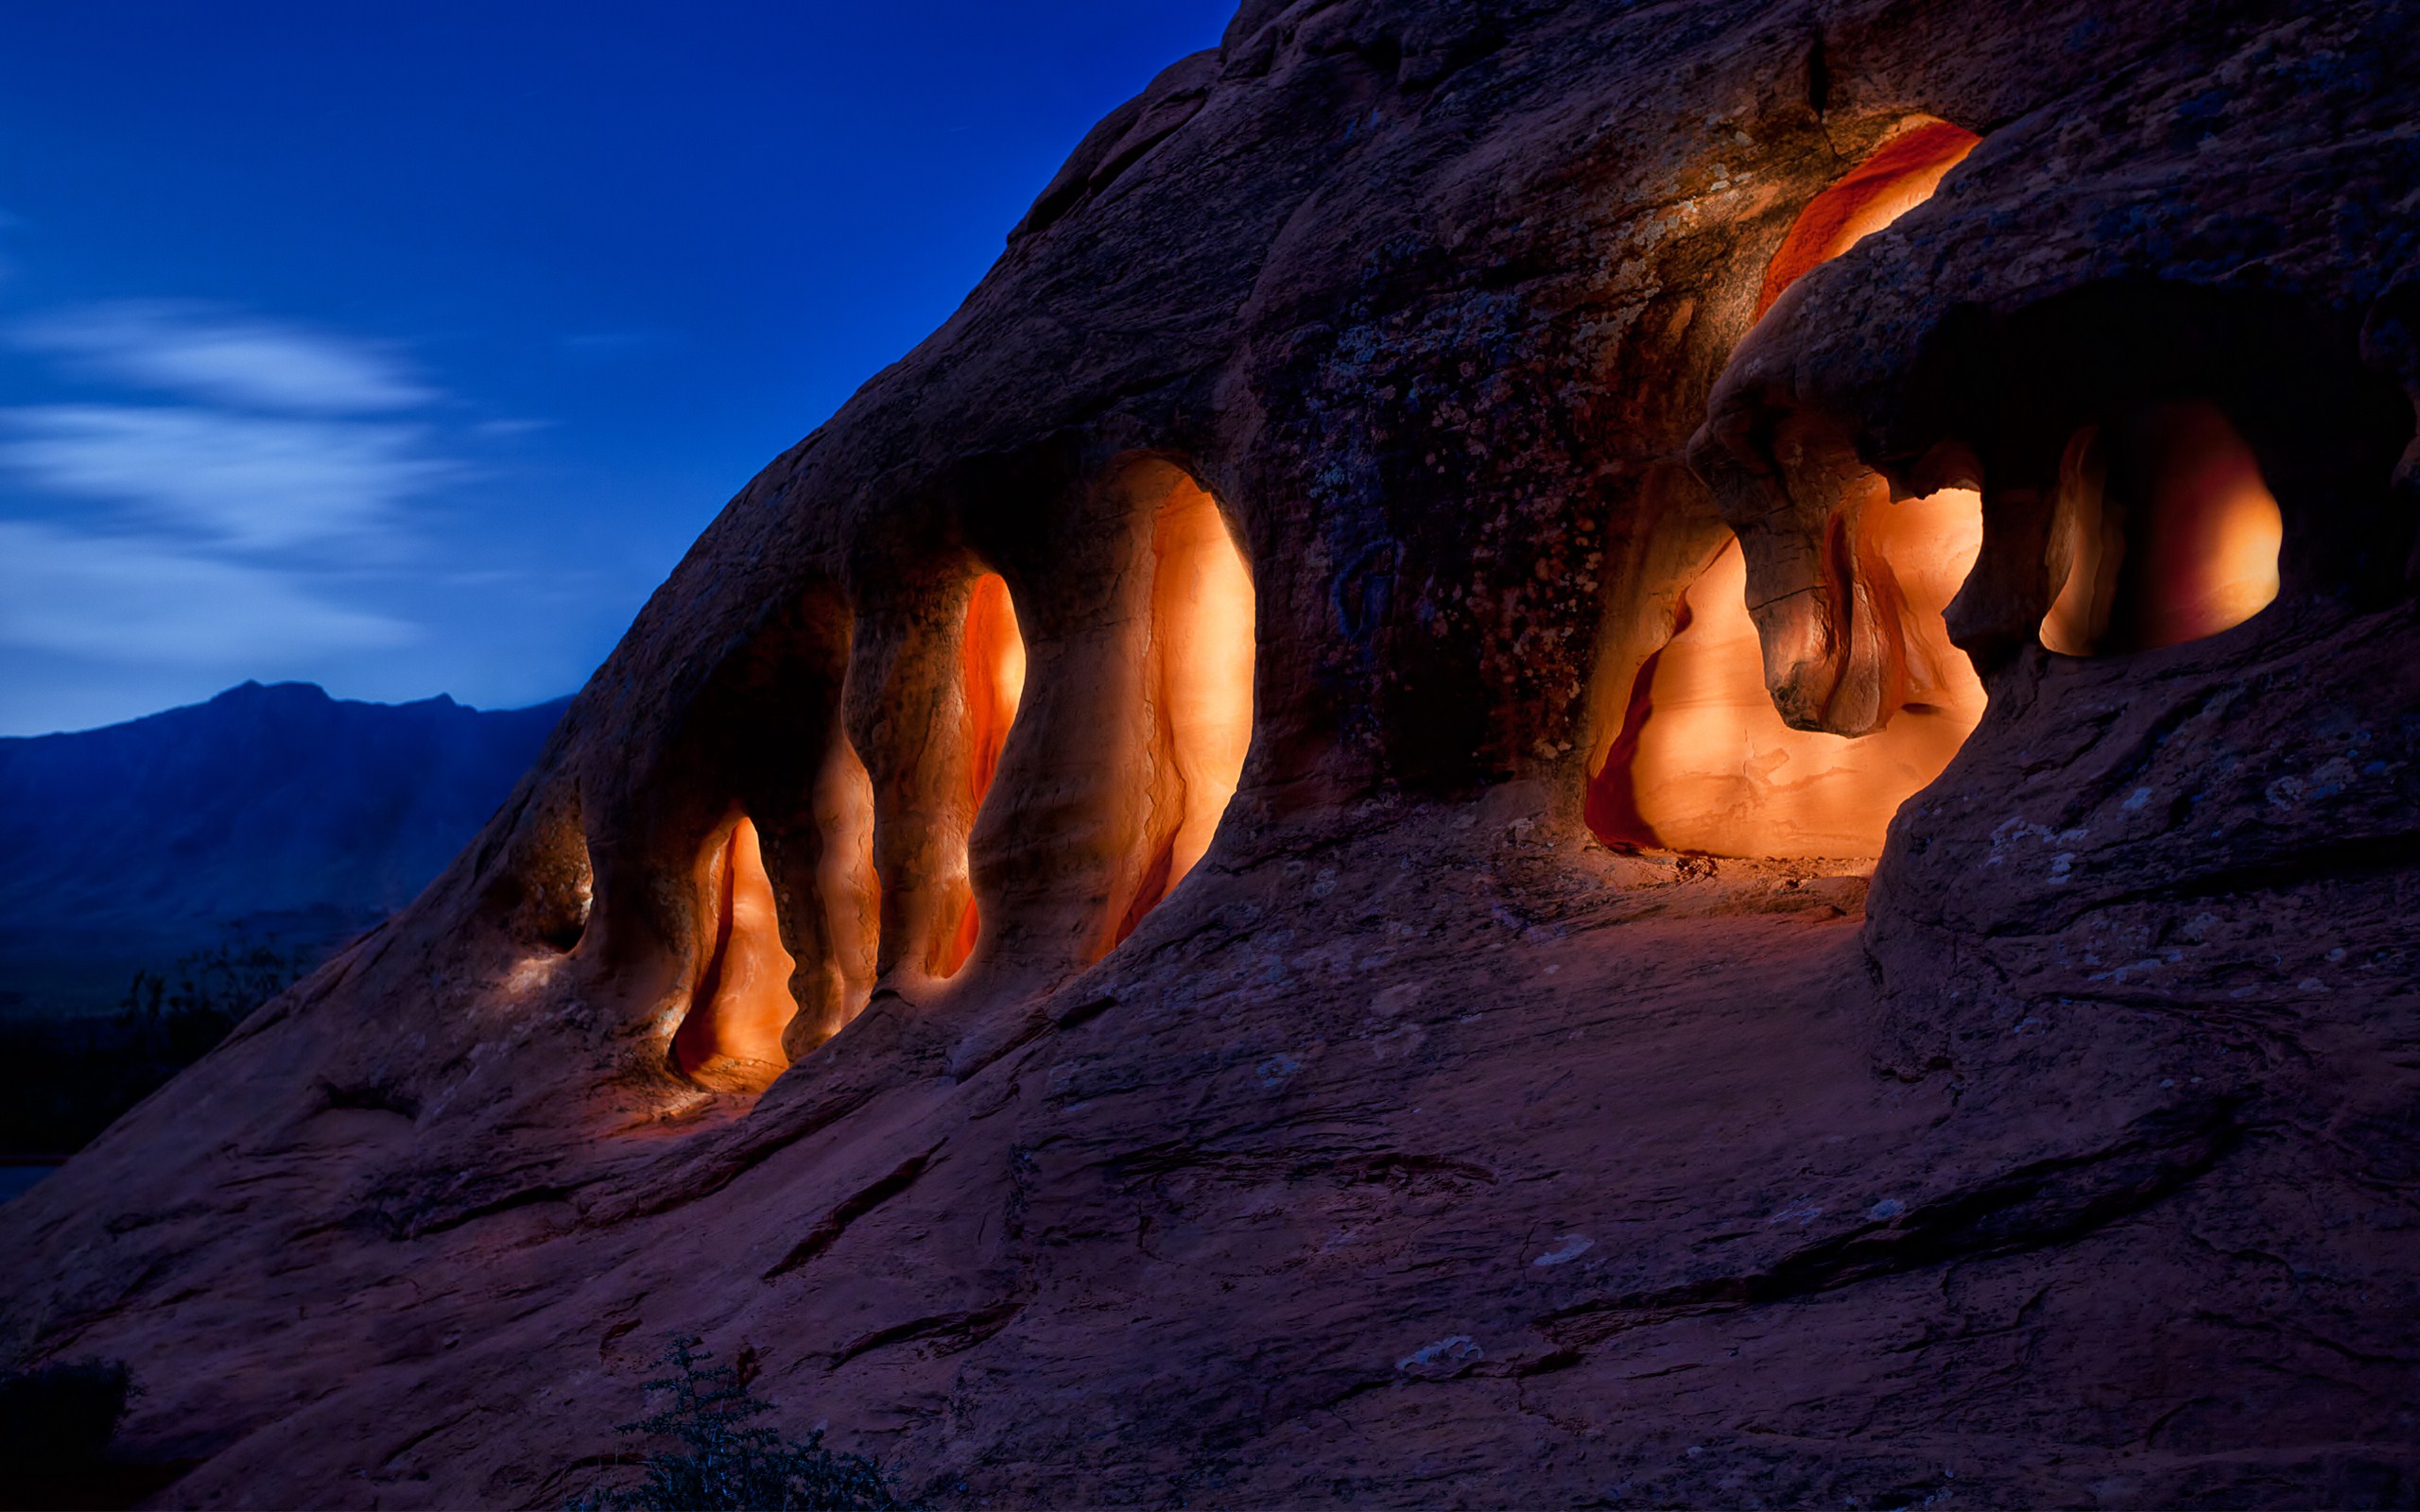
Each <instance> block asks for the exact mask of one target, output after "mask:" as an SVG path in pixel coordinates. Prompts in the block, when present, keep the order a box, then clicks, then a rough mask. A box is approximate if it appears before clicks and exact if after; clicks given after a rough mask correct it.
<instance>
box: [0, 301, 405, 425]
mask: <svg viewBox="0 0 2420 1512" xmlns="http://www.w3.org/2000/svg"><path fill="white" fill-rule="evenodd" d="M14 338H15V341H16V343H17V344H18V345H19V346H21V347H24V348H26V350H28V351H33V352H45V353H49V354H51V355H54V356H57V357H60V358H62V359H64V360H65V361H66V362H67V364H68V365H69V366H70V368H71V369H73V370H75V371H76V372H78V373H80V374H82V375H84V376H87V377H92V378H98V379H102V380H105V381H108V382H112V383H118V384H125V385H129V386H131V387H138V388H149V389H155V390H159V391H163V392H166V393H172V394H179V395H182V396H185V397H187V398H191V399H198V400H201V401H204V402H206V403H209V404H226V405H232V406H233V407H235V408H239V409H256V410H268V411H273V412H281V413H286V414H299V415H367V414H378V413H382V412H387V411H392V410H404V409H415V408H419V407H421V406H423V405H425V404H433V403H435V402H436V401H437V400H438V399H439V398H440V397H441V395H440V394H439V393H438V391H437V390H435V389H434V388H431V387H428V386H427V385H425V384H423V382H421V381H420V379H419V378H418V377H417V376H415V375H414V373H413V372H412V370H411V369H410V368H409V367H408V366H407V365H406V363H405V362H404V361H403V360H402V359H401V358H400V357H398V356H397V355H396V354H395V352H393V351H392V350H391V349H389V348H388V347H385V346H381V345H379V344H376V343H372V342H367V341H360V340H355V339H354V338H351V337H347V336H341V335H335V334H333V333H330V332H325V331H314V330H311V329H309V328H307V327H303V326H297V325H287V324H282V323H279V322H276V321H270V320H262V319H258V318H251V317H248V316H243V315H237V314H233V313H230V312H227V311H223V310H218V309H215V308H213V307H211V306H208V305H200V304H189V303H176V302H169V301H123V302H118V303H111V304H97V305H88V306H84V307H82V308H79V309H75V310H68V311H63V312H60V313H56V314H52V315H47V316H43V317H40V318H34V319H30V320H26V321H24V322H22V323H21V324H19V325H18V327H17V328H16V330H15V332H14Z"/></svg>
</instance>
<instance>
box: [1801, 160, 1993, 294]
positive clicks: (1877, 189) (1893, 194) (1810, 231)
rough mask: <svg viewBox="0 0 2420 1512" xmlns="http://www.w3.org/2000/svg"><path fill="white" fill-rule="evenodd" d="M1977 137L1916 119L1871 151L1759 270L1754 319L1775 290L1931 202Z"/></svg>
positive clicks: (1809, 207)
mask: <svg viewBox="0 0 2420 1512" xmlns="http://www.w3.org/2000/svg"><path fill="white" fill-rule="evenodd" d="M1981 141H1982V138H1981V137H1979V136H1977V135H1976V134H1975V133H1974V132H1972V131H1969V130H1966V129H1964V128H1962V127H1956V126H1952V125H1950V124H1949V123H1948V122H1946V121H1934V120H1920V121H1917V122H1915V123H1914V124H1912V125H1910V127H1908V129H1905V130H1904V131H1902V132H1901V133H1900V134H1899V135H1897V136H1895V137H1893V138H1892V139H1891V140H1890V141H1889V142H1887V143H1885V144H1883V146H1881V147H1880V148H1878V149H1877V150H1876V151H1875V153H1874V154H1873V155H1872V156H1871V157H1869V158H1867V159H1866V160H1865V161H1864V162H1863V163H1858V165H1857V167H1856V168H1855V169H1853V170H1852V171H1851V172H1850V173H1849V174H1848V176H1847V177H1846V178H1844V179H1842V180H1840V182H1838V183H1836V184H1834V185H1832V186H1831V187H1830V188H1828V189H1826V190H1824V192H1823V193H1822V194H1820V195H1817V196H1816V197H1815V198H1814V199H1813V200H1812V201H1811V202H1810V203H1809V204H1808V205H1807V207H1806V210H1804V211H1803V212H1801V213H1800V215H1799V217H1798V219H1797V221H1796V222H1795V223H1794V224H1792V225H1791V227H1790V229H1789V238H1788V239H1787V240H1785V241H1784V242H1783V243H1782V245H1781V250H1780V251H1778V252H1776V253H1774V254H1773V260H1772V264H1771V265H1770V266H1768V267H1767V268H1766V269H1765V282H1764V287H1763V290H1762V292H1761V293H1759V294H1758V295H1757V298H1756V314H1757V316H1758V317H1759V318H1761V317H1762V316H1763V315H1764V313H1765V312H1766V311H1767V310H1770V309H1772V307H1773V301H1775V300H1778V299H1780V298H1781V296H1782V291H1783V290H1785V289H1787V288H1789V286H1790V285H1791V284H1792V283H1796V282H1798V280H1799V279H1800V278H1802V277H1804V276H1805V275H1806V273H1807V272H1808V271H1809V270H1810V269H1812V268H1814V267H1816V266H1819V265H1821V264H1824V263H1827V262H1829V261H1831V260H1832V259H1833V258H1835V257H1838V256H1840V255H1841V253H1842V252H1845V251H1847V250H1848V249H1850V248H1852V247H1854V246H1856V245H1857V244H1858V241H1859V240H1860V239H1861V238H1863V237H1866V236H1870V235H1872V234H1873V233H1874V232H1877V231H1880V230H1881V229H1882V228H1884V227H1885V226H1888V225H1890V224H1891V223H1892V222H1893V221H1894V220H1896V219H1898V218H1899V217H1900V216H1901V215H1906V214H1907V213H1908V212H1909V211H1910V210H1913V209H1915V208H1916V207H1917V206H1918V205H1921V204H1923V203H1924V202H1925V201H1926V200H1927V199H1929V198H1932V192H1933V191H1934V190H1935V189H1938V188H1940V187H1941V180H1942V179H1943V177H1944V176H1945V175H1946V174H1947V173H1948V172H1949V170H1950V169H1952V168H1954V167H1956V166H1958V164H1959V163H1961V162H1962V161H1963V160H1964V159H1965V157H1966V154H1968V153H1969V152H1972V151H1974V150H1975V146H1976V145H1977V144H1978V143H1979V142H1981Z"/></svg>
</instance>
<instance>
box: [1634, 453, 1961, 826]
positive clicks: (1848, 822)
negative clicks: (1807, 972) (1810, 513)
mask: <svg viewBox="0 0 2420 1512" xmlns="http://www.w3.org/2000/svg"><path fill="white" fill-rule="evenodd" d="M1859 524H1860V526H1861V529H1860V536H1861V544H1862V545H1863V546H1864V547H1865V549H1867V550H1869V551H1870V552H1872V553H1874V554H1875V555H1876V557H1878V558H1880V559H1881V561H1882V562H1883V563H1884V564H1885V565H1887V567H1888V570H1889V572H1888V576H1887V577H1884V578H1882V580H1884V581H1888V582H1893V583H1895V584H1896V586H1897V589H1898V591H1899V593H1900V595H1901V602H1900V603H1899V604H1897V605H1896V606H1893V608H1892V611H1891V617H1892V620H1893V623H1894V624H1895V626H1896V627H1897V630H1898V639H1899V644H1900V647H1901V661H1900V666H1901V679H1900V686H1899V689H1898V697H1897V701H1896V704H1895V707H1894V710H1893V713H1892V714H1891V716H1890V718H1889V720H1888V722H1887V723H1886V724H1885V725H1884V726H1883V728H1882V729H1881V730H1877V731H1876V732H1875V733H1873V734H1871V735H1862V736H1858V737H1857V738H1854V739H1851V738H1848V737H1844V736H1841V735H1832V734H1825V733H1823V732H1821V731H1809V730H1792V729H1790V728H1789V726H1788V725H1786V724H1784V723H1783V722H1782V719H1781V715H1780V714H1779V713H1775V712H1774V710H1773V706H1772V699H1771V698H1770V697H1769V696H1767V694H1766V691H1765V680H1764V659H1763V654H1762V651H1761V649H1760V647H1759V645H1758V643H1757V639H1756V627H1755V623H1754V622H1753V621H1752V620H1751V619H1750V618H1749V615H1748V609H1747V599H1746V594H1747V567H1746V563H1745V561H1744V560H1743V559H1742V558H1741V556H1740V552H1739V547H1738V544H1737V542H1736V541H1735V542H1730V543H1726V544H1725V545H1724V546H1723V547H1722V549H1721V550H1720V552H1719V553H1718V554H1717V555H1716V557H1715V558H1714V561H1713V562H1712V564H1711V565H1709V566H1708V567H1707V568H1706V570H1705V571H1704V572H1703V574H1701V575H1700V576H1698V578H1697V579H1696V581H1694V582H1692V583H1691V584H1690V585H1689V588H1688V591H1687V593H1685V595H1684V596H1683V598H1682V601H1681V609H1680V612H1679V615H1678V616H1677V625H1676V627H1675V631H1674V633H1673V635H1672V638H1671V640H1670V641H1668V642H1667V643H1666V644H1665V645H1664V647H1663V648H1662V649H1661V650H1660V651H1658V652H1657V653H1655V654H1654V655H1653V656H1652V657H1651V658H1650V659H1649V661H1648V662H1647V664H1646V666H1645V667H1644V668H1643V669H1642V670H1641V672H1640V674H1639V678H1638V682H1637V685H1636V687H1635V688H1634V693H1633V696H1632V698H1631V701H1630V704H1629V706H1628V707H1627V708H1626V709H1625V710H1624V711H1623V724H1622V729H1621V733H1620V735H1619V736H1618V737H1617V738H1616V741H1615V742H1614V745H1613V747H1612V751H1611V753H1610V754H1609V756H1608V758H1607V760H1606V763H1605V765H1604V767H1603V768H1602V769H1601V770H1600V771H1599V774H1598V777H1597V780H1596V781H1595V782H1592V783H1591V784H1590V787H1589V795H1588V822H1589V827H1590V829H1592V830H1593V831H1594V832H1595V833H1597V835H1598V837H1599V839H1602V840H1604V841H1605V842H1607V843H1608V844H1615V845H1625V846H1645V847H1653V848H1657V849H1662V850H1668V851H1697V852H1701V853H1703V854H1708V855H1725V856H1784V857H1810V856H1829V857H1858V858H1862V857H1871V856H1875V855H1878V854H1880V853H1881V851H1882V840H1883V835H1884V833H1885V832H1886V831H1887V830H1888V829H1889V827H1890V823H1891V816H1892V815H1893V814H1894V813H1896V812H1897V810H1898V807H1899V805H1900V804H1901V803H1903V802H1905V801H1906V800H1907V799H1908V798H1909V796H1910V794H1912V793H1914V792H1915V791H1916V790H1917V789H1919V788H1921V787H1923V786H1925V785H1926V784H1927V783H1928V782H1931V781H1932V780H1933V779H1934V778H1935V777H1938V776H1939V775H1940V774H1941V771H1942V768H1944V767H1945V766H1947V765H1949V759H1950V758H1951V757H1952V756H1954V755H1956V754H1957V753H1958V747H1960V746H1961V745H1962V744H1963V743H1964V742H1965V739H1966V737H1967V735H1969V734H1970V733H1972V732H1973V730H1974V729H1975V726H1976V725H1977V724H1978V723H1979V722H1980V720H1981V719H1982V716H1983V685H1982V681H1981V679H1979V678H1978V677H1976V675H1975V669H1974V667H1973V665H1972V664H1971V663H1970V662H1968V661H1967V659H1966V656H1965V654H1964V653H1963V652H1962V651H1960V650H1959V649H1958V648H1957V647H1956V646H1953V645H1951V644H1949V639H1948V634H1947V632H1946V630H1945V628H1944V627H1943V625H1942V617H1941V615H1942V610H1944V609H1945V607H1946V606H1947V605H1948V603H1949V600H1950V599H1951V598H1952V597H1953V596H1955V595H1956V593H1957V592H1958V587H1959V584H1960V583H1961V582H1962V581H1963V580H1964V578H1965V576H1966V573H1967V570H1968V569H1969V568H1970V567H1972V566H1973V564H1974V560H1975V554H1976V552H1977V551H1978V550H1979V548H1980V546H1981V544H1982V501H1981V499H1980V497H1979V495H1977V494H1975V493H1973V492H1972V491H1969V490H1962V489H1957V490H1944V491H1942V492H1940V493H1937V494H1934V495H1931V496H1930V497H1928V498H1923V499H1910V500H1905V501H1900V502H1897V503H1892V502H1888V501H1884V502H1879V503H1876V504H1872V505H1869V506H1867V507H1865V508H1864V509H1863V510H1861V511H1860V520H1859ZM1876 576H1880V575H1876Z"/></svg>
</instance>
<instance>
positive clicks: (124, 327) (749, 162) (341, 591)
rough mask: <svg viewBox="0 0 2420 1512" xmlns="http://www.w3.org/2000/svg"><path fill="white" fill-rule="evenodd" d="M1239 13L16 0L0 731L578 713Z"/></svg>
mask: <svg viewBox="0 0 2420 1512" xmlns="http://www.w3.org/2000/svg"><path fill="white" fill-rule="evenodd" d="M1233 9H1234V0H1044V3H1043V4H1040V5H1032V6H1002V5H997V4H982V3H977V0H850V3H840V0H796V3H792V4H776V3H771V0H760V3H756V4H747V3H741V0H687V3H681V4H675V3H670V0H650V3H644V4H641V3H617V0H577V3H575V0H475V3H474V0H206V3H205V0H8V3H7V4H6V5H5V7H0V734H27V733H36V732H40V731H43V730H61V729H77V728H83V727H87V726H92V725H97V724H103V723H107V722H110V721H113V720H118V719H124V718H128V717H131V716H133V715H136V714H141V713H148V712H150V711H152V710H155V709H160V708H164V707H166V706H169V705H172V704H178V703H189V702H193V701H195V700H198V699H200V698H203V697H207V696H209V695H211V694H213V693H215V692H216V691H217V690H219V689H221V688H223V687H226V686H227V685H229V684H231V683H234V682H238V681H241V680H243V679H246V678H257V679H261V680H263V681H270V680H276V679H291V678H301V679H311V680H314V681H318V682H321V683H324V684H326V685H327V686H328V688H329V689H330V690H331V691H332V692H334V693H336V694H337V695H338V696H347V697H358V698H373V699H380V700H400V699H406V698H416V697H425V696H430V695H433V694H437V693H450V694H452V695H453V696H456V697H457V698H459V699H461V700H463V701H464V702H466V703H473V704H477V705H480V706H483V707H505V706H512V705H519V704H527V703H532V702H536V701H538V700H540V699H543V698H546V697H550V696H554V695H557V694H561V693H567V692H570V691H571V690H572V689H574V688H576V687H577V686H579V683H580V682H581V681H583V680H584V679H586V678H587V676H588V674H589V672H590V671H591V669H593V668H594V667H595V666H596V663H597V662H598V661H600V660H601V659H602V658H603V657H604V655H605V653H606V652H607V651H608V650H609V649H611V648H612V646H613V644H614V640H615V639H616V637H618V636H619V634H620V633H621V630H622V627H624V626H625V625H626V624H627V623H628V622H629V620H630V618H631V615H632V614H633V613H634V612H635V611H636V610H637V609H638V607H639V605H640V604H641V603H642V602H643V601H644V600H645V598H646V596H647V594H648V592H649V591H650V590H652V589H653V588H654V587H655V585H656V584H657V583H658V582H660V581H662V580H663V578H664V576H665V575H666V573H667V572H668V571H669V570H670V569H671V567H672V564H673V563H674V562H675V561H676V560H678V559H679V558H680V555H681V553H682V552H683V550H684V549H686V547H687V546H688V543H689V541H691V539H692V538H694V537H695V536H696V535H697V533H698V531H699V530H700V528H701V527H702V526H703V525H704V524H706V522H707V521H708V520H710V519H711V518H713V516H714V514H715V512H716V511H717V509H719V508H720V507H722V504H723V502H724V501H725V500H726V499H728V498H729V497H730V495H731V494H733V493H734V492H735V491H736V490H738V489H739V487H740V486H741V485H742V484H744V483H745V482H746V481H747V480H748V478H749V477H750V475H751V474H752V473H753V472H755V471H756V469H757V468H759V467H760V466H762V465H763V464H764V463H765V462H766V461H768V460H769V459H770V458H771V457H772V456H773V455H774V454H775V453H777V452H779V451H780V450H781V449H782V448H784V447H786V446H787V445H788V444H790V443H791V442H792V441H794V440H796V439H798V438H800V437H801V436H804V434H806V432H808V431H809V430H811V429H813V428H814V427H815V426H816V425H817V424H818V423H820V422H821V421H822V420H824V419H825V418H826V417H827V416H829V415H830V414H831V412H832V411H833V410H834V409H835V408H837V407H838V405H839V404H840V403H841V402H842V401H843V400H844V399H846V398H847V397H848V395H849V394H850V392H851V391H852V390H853V389H855V388H856V387H857V385H858V384H860V383H861V382H863V381H864V380H865V379H866V378H867V377H869V376H870V375H872V374H873V372H874V371H875V370H877V369H880V368H881V367H882V366H883V365H885V364H886V363H889V362H890V361H892V360H893V359H895V358H897V357H898V356H900V355H901V354H902V353H904V352H907V351H908V348H909V347H911V346H913V345H914V344H915V343H916V342H917V341H918V340H920V339H921V338H922V337H923V336H924V335H925V333H927V332H928V331H930V330H931V329H932V328H933V327H934V326H936V325H938V324H939V323H940V322H941V321H942V319H943V318H946V317H947V316H948V314H949V312H950V311H951V310H952V309H954V308H955V307H956V306H957V304H958V302H959V300H961V299H962V298H963V297H964V296H965V294H966V292H967V291H968V290H969V289H971V288H972V287H973V286H974V284H975V283H976V281H977V279H978V278H980V277H981V276H982V274H983V271H984V269H985V268H986V267H988V266H990V265H991V263H992V261H993V259H994V257H995V256H997V255H998V253H999V250H1000V248H1001V245H1002V241H1003V238H1004V236H1005V234H1006V232H1007V231H1008V229H1009V227H1010V226H1011V225H1013V224H1014V223H1015V221H1016V219H1017V217H1018V216H1019V215H1023V214H1024V212H1025V209H1026V206H1027V205H1028V204H1029V203H1030V202H1031V200H1032V198H1033V197H1034V196H1035V195H1036V194H1038V193H1039V192H1040V191H1041V189H1042V186H1043V184H1044V183H1045V182H1046V181H1047V180H1048V178H1049V176H1050V174H1051V173H1052V172H1053V171H1054V170H1055V169H1056V168H1057V166H1058V164H1059V163H1060V161H1061V160H1062V159H1063V157H1064V156H1065V155H1066V153H1067V151H1068V149H1070V148H1071V147H1073V146H1075V144H1076V142H1077V140H1078V139H1079V138H1080V137H1081V136H1082V134H1083V132H1084V131H1085V130H1086V129H1088V128H1089V127H1090V126H1091V125H1092V123H1093V122H1094V121H1095V120H1096V119H1098V117H1099V116H1100V115H1102V114H1103V113H1105V112H1108V111H1109V110H1110V109H1111V108H1112V107H1114V106H1115V105H1116V104H1117V103H1118V102H1119V101H1121V100H1123V99H1125V98H1127V97H1128V96H1129V95H1131V94H1133V93H1135V92H1136V91H1137V90H1139V89H1140V88H1141V87H1142V86H1143V85H1144V84H1145V83H1146V82H1148V81H1149V80H1150V77H1151V76H1152V75H1153V74H1155V73H1157V72H1158V71H1159V70H1160V68H1162V67H1163V66H1165V65H1166V64H1167V63H1169V62H1172V61H1174V60H1176V59H1177V58H1179V57H1180V56H1182V55H1184V54H1185V53H1187V52H1191V51H1194V50H1196V49H1199V48H1201V47H1207V46H1211V45H1214V44H1215V43H1217V42H1218V39H1219V31H1220V30H1221V28H1222V27H1223V26H1225V24H1226V21H1227V18H1228V16H1229V14H1230V13H1231V12H1232V11H1233Z"/></svg>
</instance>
